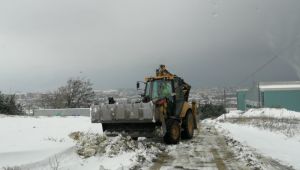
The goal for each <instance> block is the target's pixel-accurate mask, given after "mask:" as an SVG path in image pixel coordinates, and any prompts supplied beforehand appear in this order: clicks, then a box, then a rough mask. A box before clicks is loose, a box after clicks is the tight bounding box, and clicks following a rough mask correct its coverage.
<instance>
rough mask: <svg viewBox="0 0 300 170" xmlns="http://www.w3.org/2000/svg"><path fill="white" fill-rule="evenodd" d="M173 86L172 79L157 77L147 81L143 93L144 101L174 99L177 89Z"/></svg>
mask: <svg viewBox="0 0 300 170" xmlns="http://www.w3.org/2000/svg"><path fill="white" fill-rule="evenodd" d="M173 87H174V86H173V81H172V80H164V79H156V80H151V81H147V82H146V86H145V91H144V94H143V95H142V97H143V102H144V103H147V102H150V101H153V102H156V101H158V100H160V99H165V98H167V99H168V100H170V101H173V100H174V99H173V98H174V96H175V93H174V92H175V91H174V88H173Z"/></svg>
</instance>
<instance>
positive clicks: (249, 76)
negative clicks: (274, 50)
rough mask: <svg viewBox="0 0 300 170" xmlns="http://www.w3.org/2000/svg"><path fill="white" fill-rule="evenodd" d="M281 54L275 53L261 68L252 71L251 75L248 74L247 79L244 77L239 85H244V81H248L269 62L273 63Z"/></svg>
mask: <svg viewBox="0 0 300 170" xmlns="http://www.w3.org/2000/svg"><path fill="white" fill-rule="evenodd" d="M278 57H279V56H277V55H275V56H273V57H272V58H271V59H270V60H268V61H267V62H266V63H265V64H263V65H262V66H260V67H259V68H257V69H256V70H255V71H254V72H253V73H251V74H250V75H248V76H247V77H246V78H245V79H243V80H242V81H240V82H239V83H238V84H237V86H240V85H242V84H243V83H245V82H246V81H248V80H249V79H250V78H251V77H253V76H255V74H256V73H258V72H260V71H261V70H263V69H264V68H265V67H266V66H268V65H269V64H271V63H272V62H273V61H274V60H275V59H277V58H278Z"/></svg>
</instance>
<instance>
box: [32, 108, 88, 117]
mask: <svg viewBox="0 0 300 170" xmlns="http://www.w3.org/2000/svg"><path fill="white" fill-rule="evenodd" d="M33 115H34V116H87V117H90V108H67V109H35V110H34V111H33Z"/></svg>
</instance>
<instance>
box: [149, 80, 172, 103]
mask: <svg viewBox="0 0 300 170" xmlns="http://www.w3.org/2000/svg"><path fill="white" fill-rule="evenodd" d="M171 95H172V84H171V82H170V81H164V80H156V81H154V82H153V86H152V99H157V98H165V97H167V98H168V97H170V96H171Z"/></svg>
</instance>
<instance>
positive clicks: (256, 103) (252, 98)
mask: <svg viewBox="0 0 300 170" xmlns="http://www.w3.org/2000/svg"><path fill="white" fill-rule="evenodd" d="M237 100H238V101H237V103H238V109H239V110H247V109H249V108H260V107H267V108H286V109H288V110H293V111H299V112H300V81H291V82H259V83H255V84H254V85H253V86H252V87H251V88H250V89H249V90H247V91H245V90H239V91H238V92H237Z"/></svg>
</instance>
